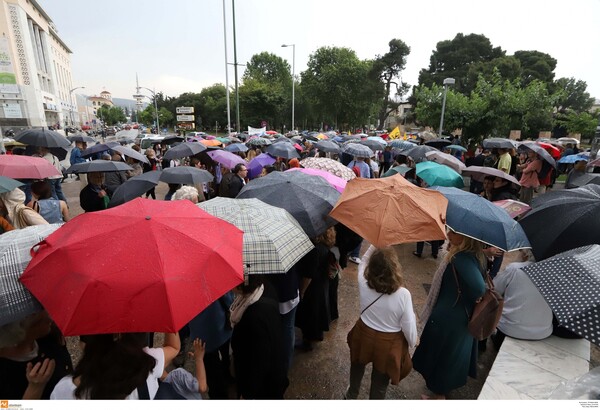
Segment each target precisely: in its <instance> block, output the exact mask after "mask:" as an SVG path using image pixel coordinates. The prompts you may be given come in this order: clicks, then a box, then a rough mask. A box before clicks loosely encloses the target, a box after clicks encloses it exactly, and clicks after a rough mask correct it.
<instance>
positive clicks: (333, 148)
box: [315, 140, 341, 154]
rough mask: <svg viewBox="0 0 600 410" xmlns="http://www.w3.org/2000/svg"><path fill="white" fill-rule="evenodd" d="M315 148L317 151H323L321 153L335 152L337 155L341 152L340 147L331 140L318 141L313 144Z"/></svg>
mask: <svg viewBox="0 0 600 410" xmlns="http://www.w3.org/2000/svg"><path fill="white" fill-rule="evenodd" d="M315 147H316V148H317V149H318V150H319V151H323V152H335V153H336V154H339V153H340V151H341V148H340V146H339V145H338V144H336V143H335V142H333V141H331V140H322V141H319V142H317V143H315Z"/></svg>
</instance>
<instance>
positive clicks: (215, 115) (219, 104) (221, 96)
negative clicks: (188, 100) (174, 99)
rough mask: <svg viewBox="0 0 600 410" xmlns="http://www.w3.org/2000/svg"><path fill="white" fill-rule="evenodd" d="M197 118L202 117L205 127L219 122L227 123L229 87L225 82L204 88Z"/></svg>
mask: <svg viewBox="0 0 600 410" xmlns="http://www.w3.org/2000/svg"><path fill="white" fill-rule="evenodd" d="M195 112H196V119H197V120H198V118H201V121H202V123H203V124H204V126H205V127H212V126H213V125H214V124H216V123H218V124H220V125H222V126H226V125H227V89H226V88H225V86H224V85H223V84H213V85H211V86H210V87H206V88H203V89H202V91H200V95H199V104H198V108H195Z"/></svg>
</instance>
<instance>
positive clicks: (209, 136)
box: [204, 135, 217, 140]
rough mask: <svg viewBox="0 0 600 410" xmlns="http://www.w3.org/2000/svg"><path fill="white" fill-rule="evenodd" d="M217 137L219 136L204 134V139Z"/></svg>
mask: <svg viewBox="0 0 600 410" xmlns="http://www.w3.org/2000/svg"><path fill="white" fill-rule="evenodd" d="M216 138H217V137H215V136H214V135H205V136H204V139H207V140H214V139H216Z"/></svg>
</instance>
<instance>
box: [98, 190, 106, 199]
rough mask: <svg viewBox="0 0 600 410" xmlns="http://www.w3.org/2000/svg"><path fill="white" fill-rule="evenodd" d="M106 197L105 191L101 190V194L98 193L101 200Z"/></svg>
mask: <svg viewBox="0 0 600 410" xmlns="http://www.w3.org/2000/svg"><path fill="white" fill-rule="evenodd" d="M106 195H107V194H106V191H105V190H104V189H101V190H100V192H98V196H99V197H100V198H104V197H105V196H106Z"/></svg>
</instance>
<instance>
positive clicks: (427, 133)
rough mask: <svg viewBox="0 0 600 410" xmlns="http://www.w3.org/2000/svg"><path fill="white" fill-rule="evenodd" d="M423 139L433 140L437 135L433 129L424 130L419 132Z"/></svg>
mask: <svg viewBox="0 0 600 410" xmlns="http://www.w3.org/2000/svg"><path fill="white" fill-rule="evenodd" d="M418 136H419V138H421V139H422V140H423V141H431V140H433V139H436V138H437V135H436V134H435V133H433V132H431V131H422V132H420V133H419V134H418Z"/></svg>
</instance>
